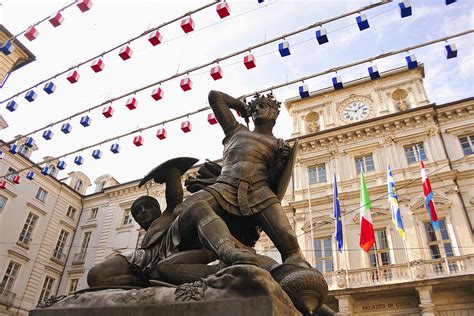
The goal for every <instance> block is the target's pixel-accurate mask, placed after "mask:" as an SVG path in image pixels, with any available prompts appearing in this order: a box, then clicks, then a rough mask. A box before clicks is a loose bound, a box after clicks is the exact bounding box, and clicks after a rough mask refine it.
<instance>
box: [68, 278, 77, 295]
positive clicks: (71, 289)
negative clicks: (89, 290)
mask: <svg viewBox="0 0 474 316" xmlns="http://www.w3.org/2000/svg"><path fill="white" fill-rule="evenodd" d="M77 284H79V279H71V281H69V290H68V291H67V295H71V294H73V293H74V292H76V290H77Z"/></svg>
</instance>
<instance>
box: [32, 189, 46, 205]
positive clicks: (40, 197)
mask: <svg viewBox="0 0 474 316" xmlns="http://www.w3.org/2000/svg"><path fill="white" fill-rule="evenodd" d="M47 195H48V191H46V190H45V189H43V188H38V191H37V192H36V196H35V197H36V198H37V199H38V200H40V201H41V202H44V201H45V200H46V196H47Z"/></svg>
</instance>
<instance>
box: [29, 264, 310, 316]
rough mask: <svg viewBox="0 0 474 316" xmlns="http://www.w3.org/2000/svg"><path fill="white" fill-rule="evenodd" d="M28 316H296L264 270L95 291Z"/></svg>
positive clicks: (238, 269) (232, 270) (245, 268)
mask: <svg viewBox="0 0 474 316" xmlns="http://www.w3.org/2000/svg"><path fill="white" fill-rule="evenodd" d="M30 315H31V316H63V315H64V316H66V315H67V316H75V315H97V316H109V315H110V316H124V315H133V316H138V315H196V316H198V315H203V316H204V315H206V316H207V315H288V316H292V315H295V316H296V315H301V313H300V312H298V310H297V309H296V308H295V306H294V305H293V304H292V302H291V299H290V298H289V297H288V295H287V294H286V293H285V292H284V291H283V290H282V288H281V287H280V285H279V284H278V283H277V282H276V281H275V280H274V279H273V277H272V276H271V274H270V273H269V272H267V271H266V270H263V269H261V268H258V267H256V266H250V265H236V266H232V267H228V268H225V269H223V270H221V271H219V272H218V273H216V274H214V275H211V276H209V277H207V278H205V279H201V280H199V281H196V282H193V283H185V284H183V285H180V286H173V285H169V284H166V283H162V284H160V286H153V287H147V288H130V287H128V288H109V289H104V288H95V289H87V290H83V291H79V292H76V293H75V294H72V295H69V296H67V297H58V298H54V297H52V298H50V299H49V300H48V301H46V302H45V303H43V304H42V306H41V307H38V308H36V309H34V310H32V311H31V312H30Z"/></svg>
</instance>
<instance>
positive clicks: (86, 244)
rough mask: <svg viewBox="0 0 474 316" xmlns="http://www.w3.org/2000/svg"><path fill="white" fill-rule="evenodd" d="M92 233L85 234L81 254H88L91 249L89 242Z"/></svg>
mask: <svg viewBox="0 0 474 316" xmlns="http://www.w3.org/2000/svg"><path fill="white" fill-rule="evenodd" d="M91 235H92V232H85V233H84V237H83V238H82V243H81V253H87V248H88V247H89V241H90V240H91Z"/></svg>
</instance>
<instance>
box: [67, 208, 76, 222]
mask: <svg viewBox="0 0 474 316" xmlns="http://www.w3.org/2000/svg"><path fill="white" fill-rule="evenodd" d="M66 216H67V217H69V218H70V219H74V218H75V217H76V209H75V208H74V207H72V206H70V205H69V207H68V209H67V212H66Z"/></svg>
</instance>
